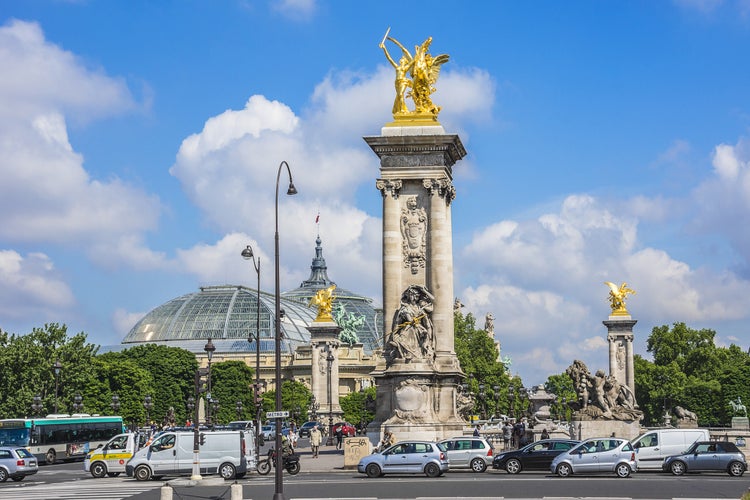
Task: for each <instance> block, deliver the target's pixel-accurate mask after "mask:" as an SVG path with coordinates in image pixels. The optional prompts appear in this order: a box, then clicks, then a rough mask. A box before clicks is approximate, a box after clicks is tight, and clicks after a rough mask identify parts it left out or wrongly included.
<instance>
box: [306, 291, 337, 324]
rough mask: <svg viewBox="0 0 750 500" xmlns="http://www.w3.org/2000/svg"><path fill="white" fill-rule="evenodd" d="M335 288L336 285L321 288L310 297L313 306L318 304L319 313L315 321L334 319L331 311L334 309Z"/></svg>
mask: <svg viewBox="0 0 750 500" xmlns="http://www.w3.org/2000/svg"><path fill="white" fill-rule="evenodd" d="M335 289H336V285H331V286H329V287H328V288H321V289H320V290H318V291H317V292H315V295H314V296H313V297H312V298H311V299H310V305H311V306H318V315H317V316H316V317H315V321H329V322H330V321H333V316H331V311H332V310H333V291H334V290H335Z"/></svg>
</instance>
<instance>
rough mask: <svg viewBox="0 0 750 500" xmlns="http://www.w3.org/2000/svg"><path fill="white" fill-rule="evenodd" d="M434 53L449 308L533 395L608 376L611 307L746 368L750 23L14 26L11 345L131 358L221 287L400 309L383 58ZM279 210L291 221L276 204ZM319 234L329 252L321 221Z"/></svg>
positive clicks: (723, 6) (379, 7)
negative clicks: (335, 289)
mask: <svg viewBox="0 0 750 500" xmlns="http://www.w3.org/2000/svg"><path fill="white" fill-rule="evenodd" d="M388 27H390V28H391V32H390V33H391V36H393V37H395V38H396V39H398V40H399V41H401V42H402V43H403V44H404V45H406V46H407V47H408V46H413V45H416V44H419V43H421V42H422V41H424V39H425V38H427V37H428V36H432V37H433V43H432V53H433V54H439V53H448V54H449V55H450V61H449V62H448V63H447V64H446V65H445V66H444V67H443V70H442V72H441V75H440V79H439V81H438V84H437V89H438V91H437V92H436V93H435V94H434V95H433V101H434V102H435V103H436V104H438V105H440V106H442V109H443V111H442V112H441V114H440V121H441V123H442V124H443V126H444V127H445V129H446V131H447V132H448V133H457V134H459V135H460V137H461V139H462V141H463V143H464V146H465V147H466V149H467V151H468V155H467V157H466V158H465V159H464V160H463V161H461V162H459V163H458V164H457V165H456V166H455V168H454V176H455V177H454V184H455V187H456V190H457V197H456V200H455V201H454V203H453V205H452V210H453V224H454V227H453V229H454V249H453V251H454V267H455V287H456V288H455V294H456V296H458V297H459V298H460V299H461V301H462V302H463V303H464V304H465V309H464V311H465V312H472V313H474V314H475V316H477V317H478V318H479V320H478V325H479V326H480V327H481V326H483V318H484V316H485V314H486V313H487V312H492V313H493V314H494V316H495V318H496V319H495V335H496V339H497V340H499V341H500V343H501V346H502V352H503V355H508V356H510V357H511V358H512V359H513V365H512V371H513V373H517V374H519V375H520V376H521V377H522V378H523V380H524V383H526V384H527V385H529V384H538V383H542V382H543V381H544V380H545V379H546V377H547V376H548V375H549V374H553V373H560V372H562V371H563V370H564V369H565V368H566V367H567V366H568V365H569V364H570V363H571V362H572V361H573V360H574V359H582V360H583V361H585V362H586V363H587V364H589V367H590V368H591V369H597V368H607V348H606V328H605V327H604V326H603V325H602V324H601V321H602V320H605V319H606V318H607V316H608V314H609V306H608V302H607V292H608V289H607V287H606V286H605V285H604V284H603V282H604V281H615V282H618V283H620V282H622V281H627V282H628V283H629V284H630V286H631V287H632V288H634V289H635V290H636V291H637V295H635V296H631V297H630V299H629V300H628V308H629V310H630V311H631V314H632V315H633V318H634V319H637V320H638V324H637V325H636V327H635V335H636V341H635V348H636V352H638V353H641V354H646V351H645V349H646V338H647V337H648V334H649V333H650V331H651V329H652V328H653V327H654V326H660V325H664V324H671V323H673V322H678V321H684V322H686V323H687V324H688V325H689V326H691V327H693V328H704V327H705V328H712V329H714V330H716V332H717V343H718V344H719V345H729V344H730V343H735V344H738V345H740V346H741V347H742V348H743V349H747V348H748V345H750V334H748V328H747V326H746V325H747V322H748V320H749V319H750V308H749V307H748V300H747V297H748V295H750V231H748V230H747V229H746V228H747V226H748V222H750V221H749V220H748V219H750V217H749V214H750V142H749V139H748V137H750V135H749V134H750V101H749V100H748V89H749V88H750V65H748V64H747V54H748V49H750V1H749V0H741V1H739V0H735V1H730V0H725V1H722V0H682V1H671V2H670V1H663V2H650V1H634V2H599V1H576V2H542V3H538V2H474V3H472V2H459V1H442V2H441V1H437V2H433V3H430V4H429V5H427V4H404V3H403V2H396V1H390V0H382V1H379V2H350V1H326V0H287V1H261V0H258V1H250V0H245V1H164V2H147V1H137V0H131V1H106V2H105V1H85V0H81V1H40V0H24V1H8V0H4V1H2V2H0V74H2V78H0V213H2V214H3V215H2V221H3V223H2V224H1V225H0V328H2V329H3V330H5V331H9V332H14V333H26V332H28V331H30V330H31V329H32V328H33V327H35V326H42V325H43V324H44V323H46V322H60V323H66V324H67V325H68V326H69V328H70V330H71V331H72V332H78V331H85V332H86V333H87V334H88V335H89V339H90V340H91V341H92V342H95V343H98V344H104V345H106V344H113V343H118V342H119V340H120V339H121V338H122V337H123V336H124V335H125V334H126V333H127V332H128V330H129V329H130V327H132V325H133V324H134V323H135V322H136V321H137V320H138V319H139V318H140V317H141V316H142V315H143V314H145V313H146V312H148V311H149V310H150V309H152V308H154V307H156V306H158V305H160V304H162V303H163V302H165V301H167V300H169V299H171V298H174V297H176V296H179V295H182V294H185V293H190V292H194V291H196V290H197V289H198V287H199V286H202V285H211V284H225V283H231V284H245V285H248V286H254V283H255V272H254V270H253V269H252V266H251V265H250V264H249V263H248V262H246V261H244V260H242V258H241V257H240V251H241V250H242V249H243V248H244V247H245V245H247V244H251V245H253V247H254V248H255V249H256V252H257V253H259V254H260V256H261V266H262V270H261V282H262V285H261V286H262V288H264V289H265V290H268V291H272V290H273V272H272V270H273V230H274V228H273V223H274V220H273V209H274V206H273V203H274V187H275V176H276V172H277V168H278V165H279V163H280V162H281V161H282V160H286V161H287V162H289V164H290V166H291V169H292V172H293V175H294V180H295V184H296V186H297V188H298V189H299V192H300V194H299V195H298V196H296V197H293V198H289V199H282V200H281V204H280V214H281V215H280V234H281V268H282V278H281V281H282V289H290V288H294V287H296V286H298V285H299V283H300V282H301V281H302V280H304V279H306V278H307V276H308V275H309V267H310V263H311V260H312V257H313V256H314V244H315V237H316V234H317V232H318V231H319V232H320V236H321V238H322V240H323V246H324V255H325V257H326V259H327V262H328V268H329V275H330V276H331V278H332V279H333V280H334V281H336V282H337V283H338V284H339V286H342V287H344V288H347V289H351V290H355V291H358V292H360V293H362V294H364V295H368V296H371V297H373V298H374V299H375V301H376V302H377V303H380V302H381V297H380V293H381V280H380V276H381V265H380V259H381V255H380V248H381V247H380V232H381V219H380V217H381V197H380V193H379V192H378V191H377V190H376V188H375V179H376V178H377V177H378V176H379V173H378V160H377V157H376V156H375V155H374V154H373V153H372V152H371V151H370V150H369V148H368V147H367V145H366V144H365V142H364V141H363V140H362V137H363V136H370V135H378V134H379V133H380V128H381V127H382V126H383V125H384V124H385V123H387V122H388V121H390V120H391V117H390V110H391V105H392V102H393V76H394V75H393V70H392V68H391V67H390V66H389V65H388V64H387V62H386V60H385V58H384V56H383V53H382V51H381V50H380V49H379V48H378V43H379V42H380V40H381V39H382V37H383V34H384V33H385V31H386V29H387V28H388ZM282 198H286V197H282ZM318 212H320V225H319V226H317V225H316V224H315V216H316V214H317V213H318Z"/></svg>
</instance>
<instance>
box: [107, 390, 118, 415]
mask: <svg viewBox="0 0 750 500" xmlns="http://www.w3.org/2000/svg"><path fill="white" fill-rule="evenodd" d="M109 406H110V408H112V414H113V415H117V413H119V412H120V396H118V395H117V393H115V394H112V402H111V403H109Z"/></svg>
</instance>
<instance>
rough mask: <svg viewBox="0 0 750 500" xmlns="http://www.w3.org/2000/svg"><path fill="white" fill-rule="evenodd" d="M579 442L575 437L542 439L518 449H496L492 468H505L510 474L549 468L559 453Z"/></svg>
mask: <svg viewBox="0 0 750 500" xmlns="http://www.w3.org/2000/svg"><path fill="white" fill-rule="evenodd" d="M578 443H580V441H575V440H573V439H542V440H541V441H535V442H533V443H531V444H528V445H526V446H524V447H523V448H520V449H518V450H509V451H500V452H498V451H496V452H495V458H494V459H493V460H492V468H493V469H505V470H506V471H507V472H508V473H509V474H518V473H519V472H521V471H522V470H549V466H550V464H551V463H552V460H554V458H555V457H556V456H557V455H559V454H560V453H562V452H564V451H567V450H569V449H571V448H573V447H574V446H575V445H577V444H578Z"/></svg>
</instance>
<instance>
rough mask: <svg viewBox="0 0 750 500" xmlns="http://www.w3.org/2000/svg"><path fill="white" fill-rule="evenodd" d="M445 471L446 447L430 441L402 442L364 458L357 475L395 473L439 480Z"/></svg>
mask: <svg viewBox="0 0 750 500" xmlns="http://www.w3.org/2000/svg"><path fill="white" fill-rule="evenodd" d="M447 471H448V456H447V455H446V454H445V447H444V446H443V445H442V444H440V443H433V442H430V441H401V442H398V443H396V444H394V445H393V446H391V447H389V448H387V449H386V450H385V451H383V452H381V453H373V454H372V455H368V456H366V457H364V458H363V459H362V460H360V461H359V464H357V472H359V473H360V474H367V476H368V477H380V476H383V475H385V474H396V473H398V474H404V473H405V474H422V473H424V474H425V475H426V476H427V477H438V476H442V475H443V474H444V473H445V472H447Z"/></svg>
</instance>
